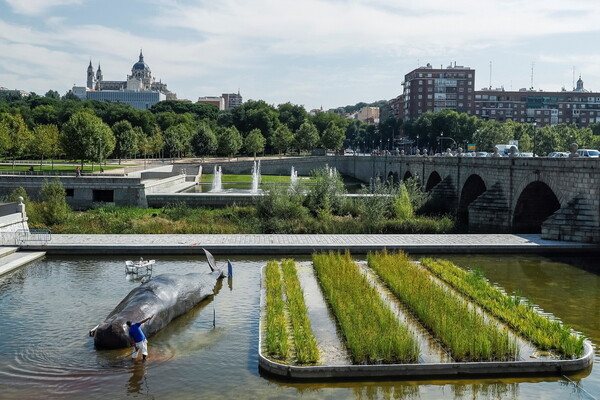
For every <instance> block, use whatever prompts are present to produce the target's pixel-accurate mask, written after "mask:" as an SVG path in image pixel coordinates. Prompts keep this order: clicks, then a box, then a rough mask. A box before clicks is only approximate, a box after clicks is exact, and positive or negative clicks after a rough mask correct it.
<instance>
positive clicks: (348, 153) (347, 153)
mask: <svg viewBox="0 0 600 400" xmlns="http://www.w3.org/2000/svg"><path fill="white" fill-rule="evenodd" d="M344 154H345V155H348V156H353V155H354V150H352V149H346V150H344Z"/></svg>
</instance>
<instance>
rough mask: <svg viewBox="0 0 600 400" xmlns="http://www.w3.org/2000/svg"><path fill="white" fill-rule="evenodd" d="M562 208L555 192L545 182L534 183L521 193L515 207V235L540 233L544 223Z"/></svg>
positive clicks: (513, 223) (513, 222)
mask: <svg viewBox="0 0 600 400" xmlns="http://www.w3.org/2000/svg"><path fill="white" fill-rule="evenodd" d="M559 208H560V201H559V199H558V197H557V196H556V194H555V193H554V191H553V190H552V189H551V188H550V186H548V185H547V184H546V183H545V182H543V181H539V180H536V181H533V182H531V183H529V184H528V185H527V186H525V188H524V189H523V190H522V191H521V192H520V194H519V197H518V198H517V202H516V204H515V207H514V212H513V220H512V230H513V232H515V233H540V232H541V231H542V222H544V220H545V219H546V218H548V217H549V216H550V215H552V214H554V213H555V212H556V211H557V210H558V209H559Z"/></svg>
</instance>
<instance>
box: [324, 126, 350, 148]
mask: <svg viewBox="0 0 600 400" xmlns="http://www.w3.org/2000/svg"><path fill="white" fill-rule="evenodd" d="M344 137H345V134H344V130H342V128H340V127H338V126H337V125H336V124H335V122H334V121H331V122H329V125H327V128H326V129H325V130H324V131H323V136H321V144H322V145H323V147H325V148H326V149H332V150H338V149H340V148H341V147H342V145H343V144H344Z"/></svg>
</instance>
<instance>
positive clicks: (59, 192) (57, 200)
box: [39, 179, 71, 226]
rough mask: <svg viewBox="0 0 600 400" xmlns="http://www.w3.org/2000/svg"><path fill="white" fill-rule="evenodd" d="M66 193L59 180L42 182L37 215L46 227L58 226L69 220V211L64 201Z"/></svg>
mask: <svg viewBox="0 0 600 400" xmlns="http://www.w3.org/2000/svg"><path fill="white" fill-rule="evenodd" d="M66 196H67V192H66V191H65V188H64V187H63V185H62V183H61V182H60V180H59V179H55V180H53V181H50V182H48V181H47V180H44V183H43V184H42V189H41V191H40V197H41V203H40V204H39V214H40V218H41V221H42V222H43V223H44V224H46V225H47V226H52V225H58V224H60V223H62V222H64V221H66V220H67V219H68V218H69V215H70V213H71V209H70V208H69V205H68V204H67V200H66Z"/></svg>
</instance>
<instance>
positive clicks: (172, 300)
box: [90, 250, 231, 349]
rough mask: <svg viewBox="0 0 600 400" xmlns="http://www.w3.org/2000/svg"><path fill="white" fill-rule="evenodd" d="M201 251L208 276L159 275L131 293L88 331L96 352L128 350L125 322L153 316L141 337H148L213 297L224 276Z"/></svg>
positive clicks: (193, 274) (197, 274)
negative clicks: (218, 283)
mask: <svg viewBox="0 0 600 400" xmlns="http://www.w3.org/2000/svg"><path fill="white" fill-rule="evenodd" d="M204 251H205V252H206V256H207V258H208V264H209V267H210V269H211V272H210V273H191V274H187V275H177V274H161V275H158V276H156V277H154V278H152V279H151V280H150V281H148V282H146V283H144V284H142V285H141V286H139V287H137V288H135V289H133V290H132V291H131V292H129V294H128V295H127V296H126V297H125V298H124V299H123V300H122V301H121V302H120V303H119V305H117V307H115V309H114V310H113V311H112V312H111V313H110V314H109V315H108V316H107V317H106V319H105V320H104V322H102V323H101V324H99V325H98V326H96V327H95V328H94V329H92V330H91V331H90V336H93V337H94V345H95V346H96V348H99V349H118V348H123V347H129V346H130V345H131V342H130V340H129V334H128V327H127V324H126V323H127V321H133V322H135V321H141V320H143V319H146V318H148V317H151V316H153V318H152V319H151V320H150V321H148V322H147V323H145V324H144V333H145V334H146V336H151V335H153V334H154V333H156V332H158V331H159V330H161V329H162V328H164V327H165V326H167V324H168V323H169V322H171V320H173V318H176V317H178V316H180V315H182V314H184V313H186V312H188V311H189V310H191V309H192V308H193V307H194V306H196V305H197V304H198V303H200V302H201V301H202V300H204V299H205V298H206V297H208V296H210V295H212V294H213V291H214V287H215V284H216V283H217V280H219V279H222V278H224V277H225V276H226V274H225V272H223V271H222V270H220V269H218V268H217V267H216V263H215V261H214V258H213V257H212V255H211V254H210V253H209V252H208V251H207V250H204ZM229 265H231V264H229ZM230 275H231V273H230Z"/></svg>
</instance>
